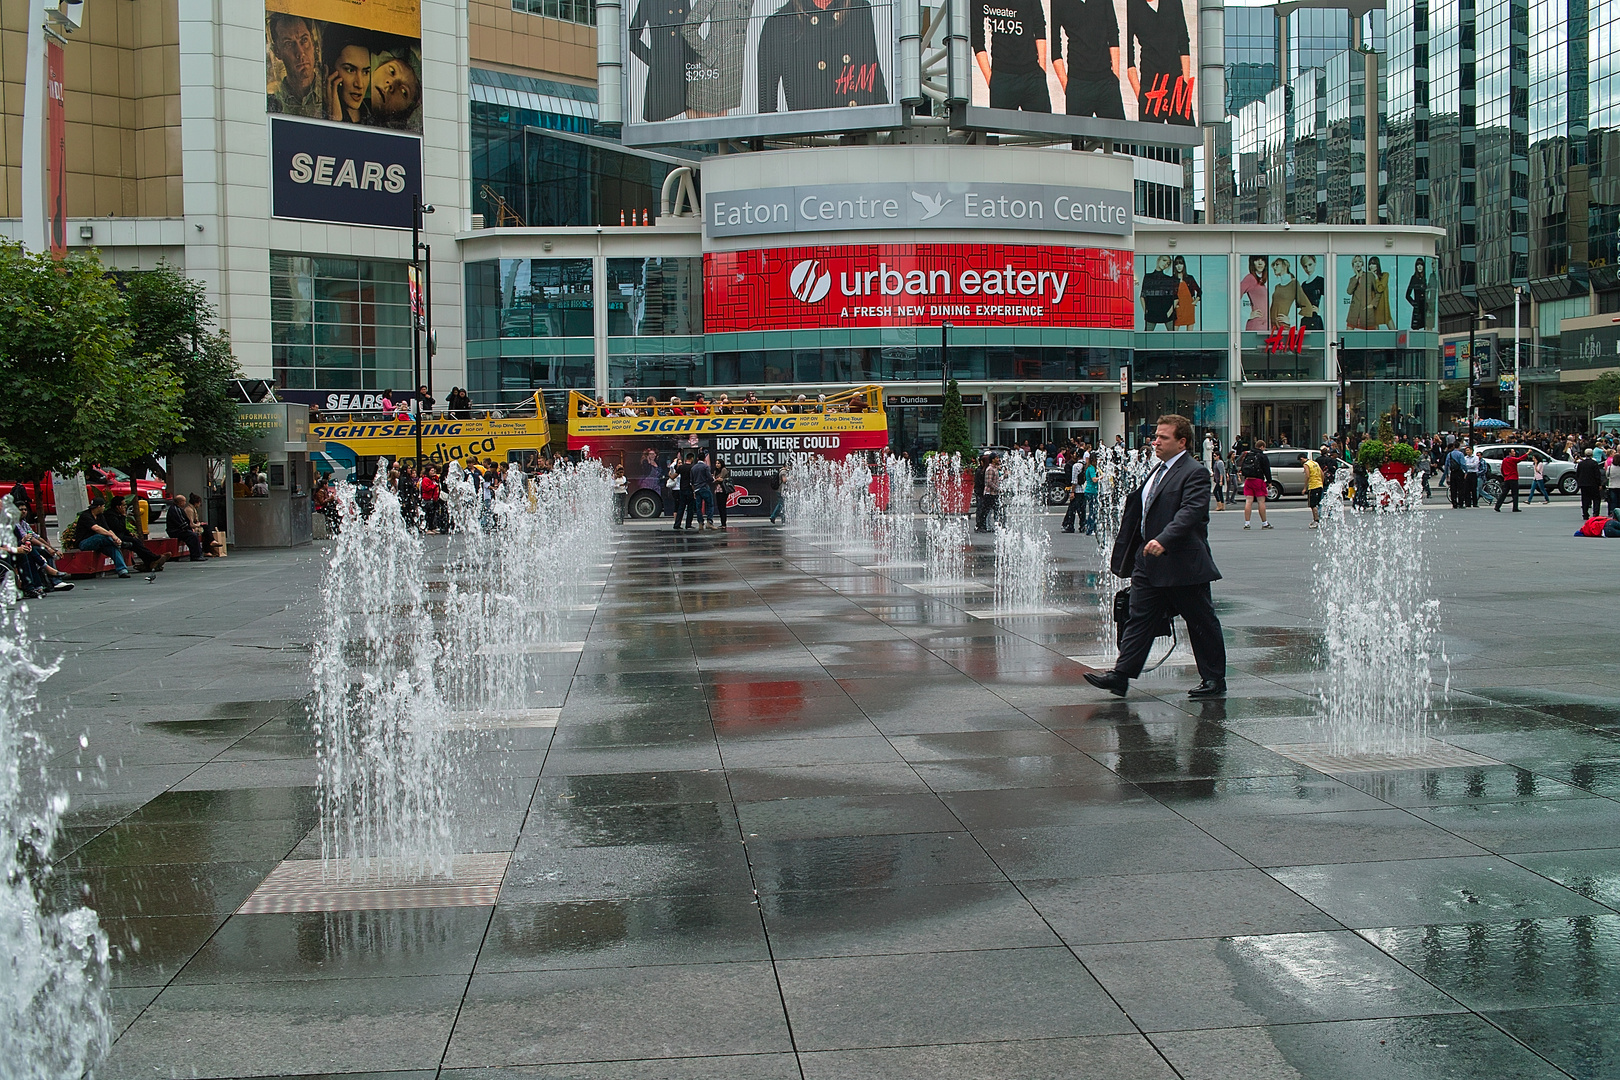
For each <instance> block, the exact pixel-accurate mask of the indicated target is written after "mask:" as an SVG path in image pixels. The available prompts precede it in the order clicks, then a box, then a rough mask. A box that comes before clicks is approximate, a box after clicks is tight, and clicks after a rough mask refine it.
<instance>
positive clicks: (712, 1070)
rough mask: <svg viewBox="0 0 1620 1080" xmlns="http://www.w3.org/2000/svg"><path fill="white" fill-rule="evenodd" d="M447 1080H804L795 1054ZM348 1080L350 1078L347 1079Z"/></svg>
mask: <svg viewBox="0 0 1620 1080" xmlns="http://www.w3.org/2000/svg"><path fill="white" fill-rule="evenodd" d="M438 1075H439V1076H440V1077H442V1078H443V1080H800V1073H799V1062H798V1058H796V1057H795V1056H794V1055H792V1054H730V1055H727V1056H725V1057H684V1058H681V1057H660V1058H653V1059H643V1060H640V1061H588V1062H578V1063H575V1064H569V1065H509V1066H505V1067H496V1068H489V1069H446V1070H444V1071H443V1072H441V1073H439V1074H438ZM345 1080H347V1078H345Z"/></svg>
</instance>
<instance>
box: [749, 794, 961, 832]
mask: <svg viewBox="0 0 1620 1080" xmlns="http://www.w3.org/2000/svg"><path fill="white" fill-rule="evenodd" d="M737 816H738V818H739V820H740V821H741V823H742V830H743V834H744V835H745V836H747V837H748V838H749V839H753V838H754V837H763V838H765V839H774V840H788V839H796V838H807V837H818V836H881V835H886V834H898V833H938V832H948V831H950V830H952V829H960V828H961V822H959V821H957V820H956V815H954V814H952V813H951V812H950V810H949V809H947V808H946V806H945V804H944V803H942V802H940V801H939V796H937V795H934V794H932V793H928V794H921V795H918V794H912V795H828V796H823V797H821V798H815V799H776V800H773V801H771V802H752V803H743V804H741V805H739V806H738V807H737Z"/></svg>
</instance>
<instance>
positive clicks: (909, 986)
mask: <svg viewBox="0 0 1620 1080" xmlns="http://www.w3.org/2000/svg"><path fill="white" fill-rule="evenodd" d="M776 967H777V974H778V977H779V978H780V980H781V985H782V996H783V998H784V1000H786V1002H787V1008H788V1015H789V1017H791V1018H792V1021H793V1038H794V1043H795V1045H796V1046H797V1047H798V1049H799V1050H800V1051H801V1052H802V1051H808V1050H837V1049H847V1048H856V1047H883V1046H908V1045H911V1046H915V1045H925V1044H930V1043H944V1042H951V1043H957V1042H980V1041H996V1040H1007V1039H1019V1038H1030V1037H1034V1036H1040V1037H1047V1038H1051V1037H1062V1036H1074V1035H1105V1034H1119V1033H1124V1032H1128V1031H1131V1030H1133V1029H1132V1028H1131V1025H1130V1022H1129V1021H1128V1020H1127V1019H1126V1018H1125V1016H1124V1014H1123V1013H1121V1012H1120V1011H1119V1009H1118V1008H1116V1007H1115V1006H1114V1005H1113V1003H1112V1002H1110V1001H1109V1000H1108V997H1107V995H1106V994H1104V993H1103V992H1102V990H1101V989H1100V988H1099V987H1098V986H1097V983H1096V981H1095V980H1093V979H1092V977H1091V976H1090V975H1088V974H1087V973H1086V970H1085V969H1084V968H1083V967H1081V966H1080V964H1078V963H1077V962H1075V959H1074V957H1073V955H1071V954H1070V953H1069V952H1068V950H1066V949H1060V948H1048V949H1008V950H994V951H985V952H950V953H924V954H912V955H900V956H853V957H836V958H828V959H814V960H783V961H778V962H777V965H776Z"/></svg>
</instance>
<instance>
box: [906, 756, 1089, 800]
mask: <svg viewBox="0 0 1620 1080" xmlns="http://www.w3.org/2000/svg"><path fill="white" fill-rule="evenodd" d="M912 767H913V768H915V769H916V770H917V775H918V776H921V777H922V778H923V780H924V781H925V782H926V783H927V784H928V786H929V787H931V788H933V789H934V790H935V791H979V790H983V789H987V788H1042V787H1075V786H1079V785H1084V784H1102V783H1109V782H1117V779H1118V778H1117V777H1115V776H1114V775H1113V774H1112V773H1110V772H1109V771H1108V770H1107V769H1105V768H1103V767H1102V766H1101V765H1099V764H1097V763H1096V762H1095V761H1093V760H1091V759H1090V758H1088V757H1086V756H1085V755H1084V754H1055V755H1034V756H1029V757H975V758H961V759H957V760H954V761H924V762H916V763H913V765H912Z"/></svg>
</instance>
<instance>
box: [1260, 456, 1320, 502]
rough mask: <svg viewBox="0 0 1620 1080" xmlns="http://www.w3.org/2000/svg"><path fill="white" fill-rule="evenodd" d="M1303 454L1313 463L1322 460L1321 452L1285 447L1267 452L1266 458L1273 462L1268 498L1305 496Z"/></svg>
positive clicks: (1267, 492) (1268, 485)
mask: <svg viewBox="0 0 1620 1080" xmlns="http://www.w3.org/2000/svg"><path fill="white" fill-rule="evenodd" d="M1301 454H1304V455H1305V456H1306V457H1308V458H1310V459H1311V460H1312V461H1320V460H1321V459H1322V452H1321V451H1320V450H1303V449H1297V448H1289V447H1284V448H1282V449H1280V450H1267V451H1266V458H1267V460H1269V461H1270V462H1271V483H1269V484H1267V485H1266V498H1268V499H1280V498H1282V497H1283V496H1284V495H1303V494H1305V470H1304V468H1303V467H1301V465H1300V464H1299V455H1301Z"/></svg>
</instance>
